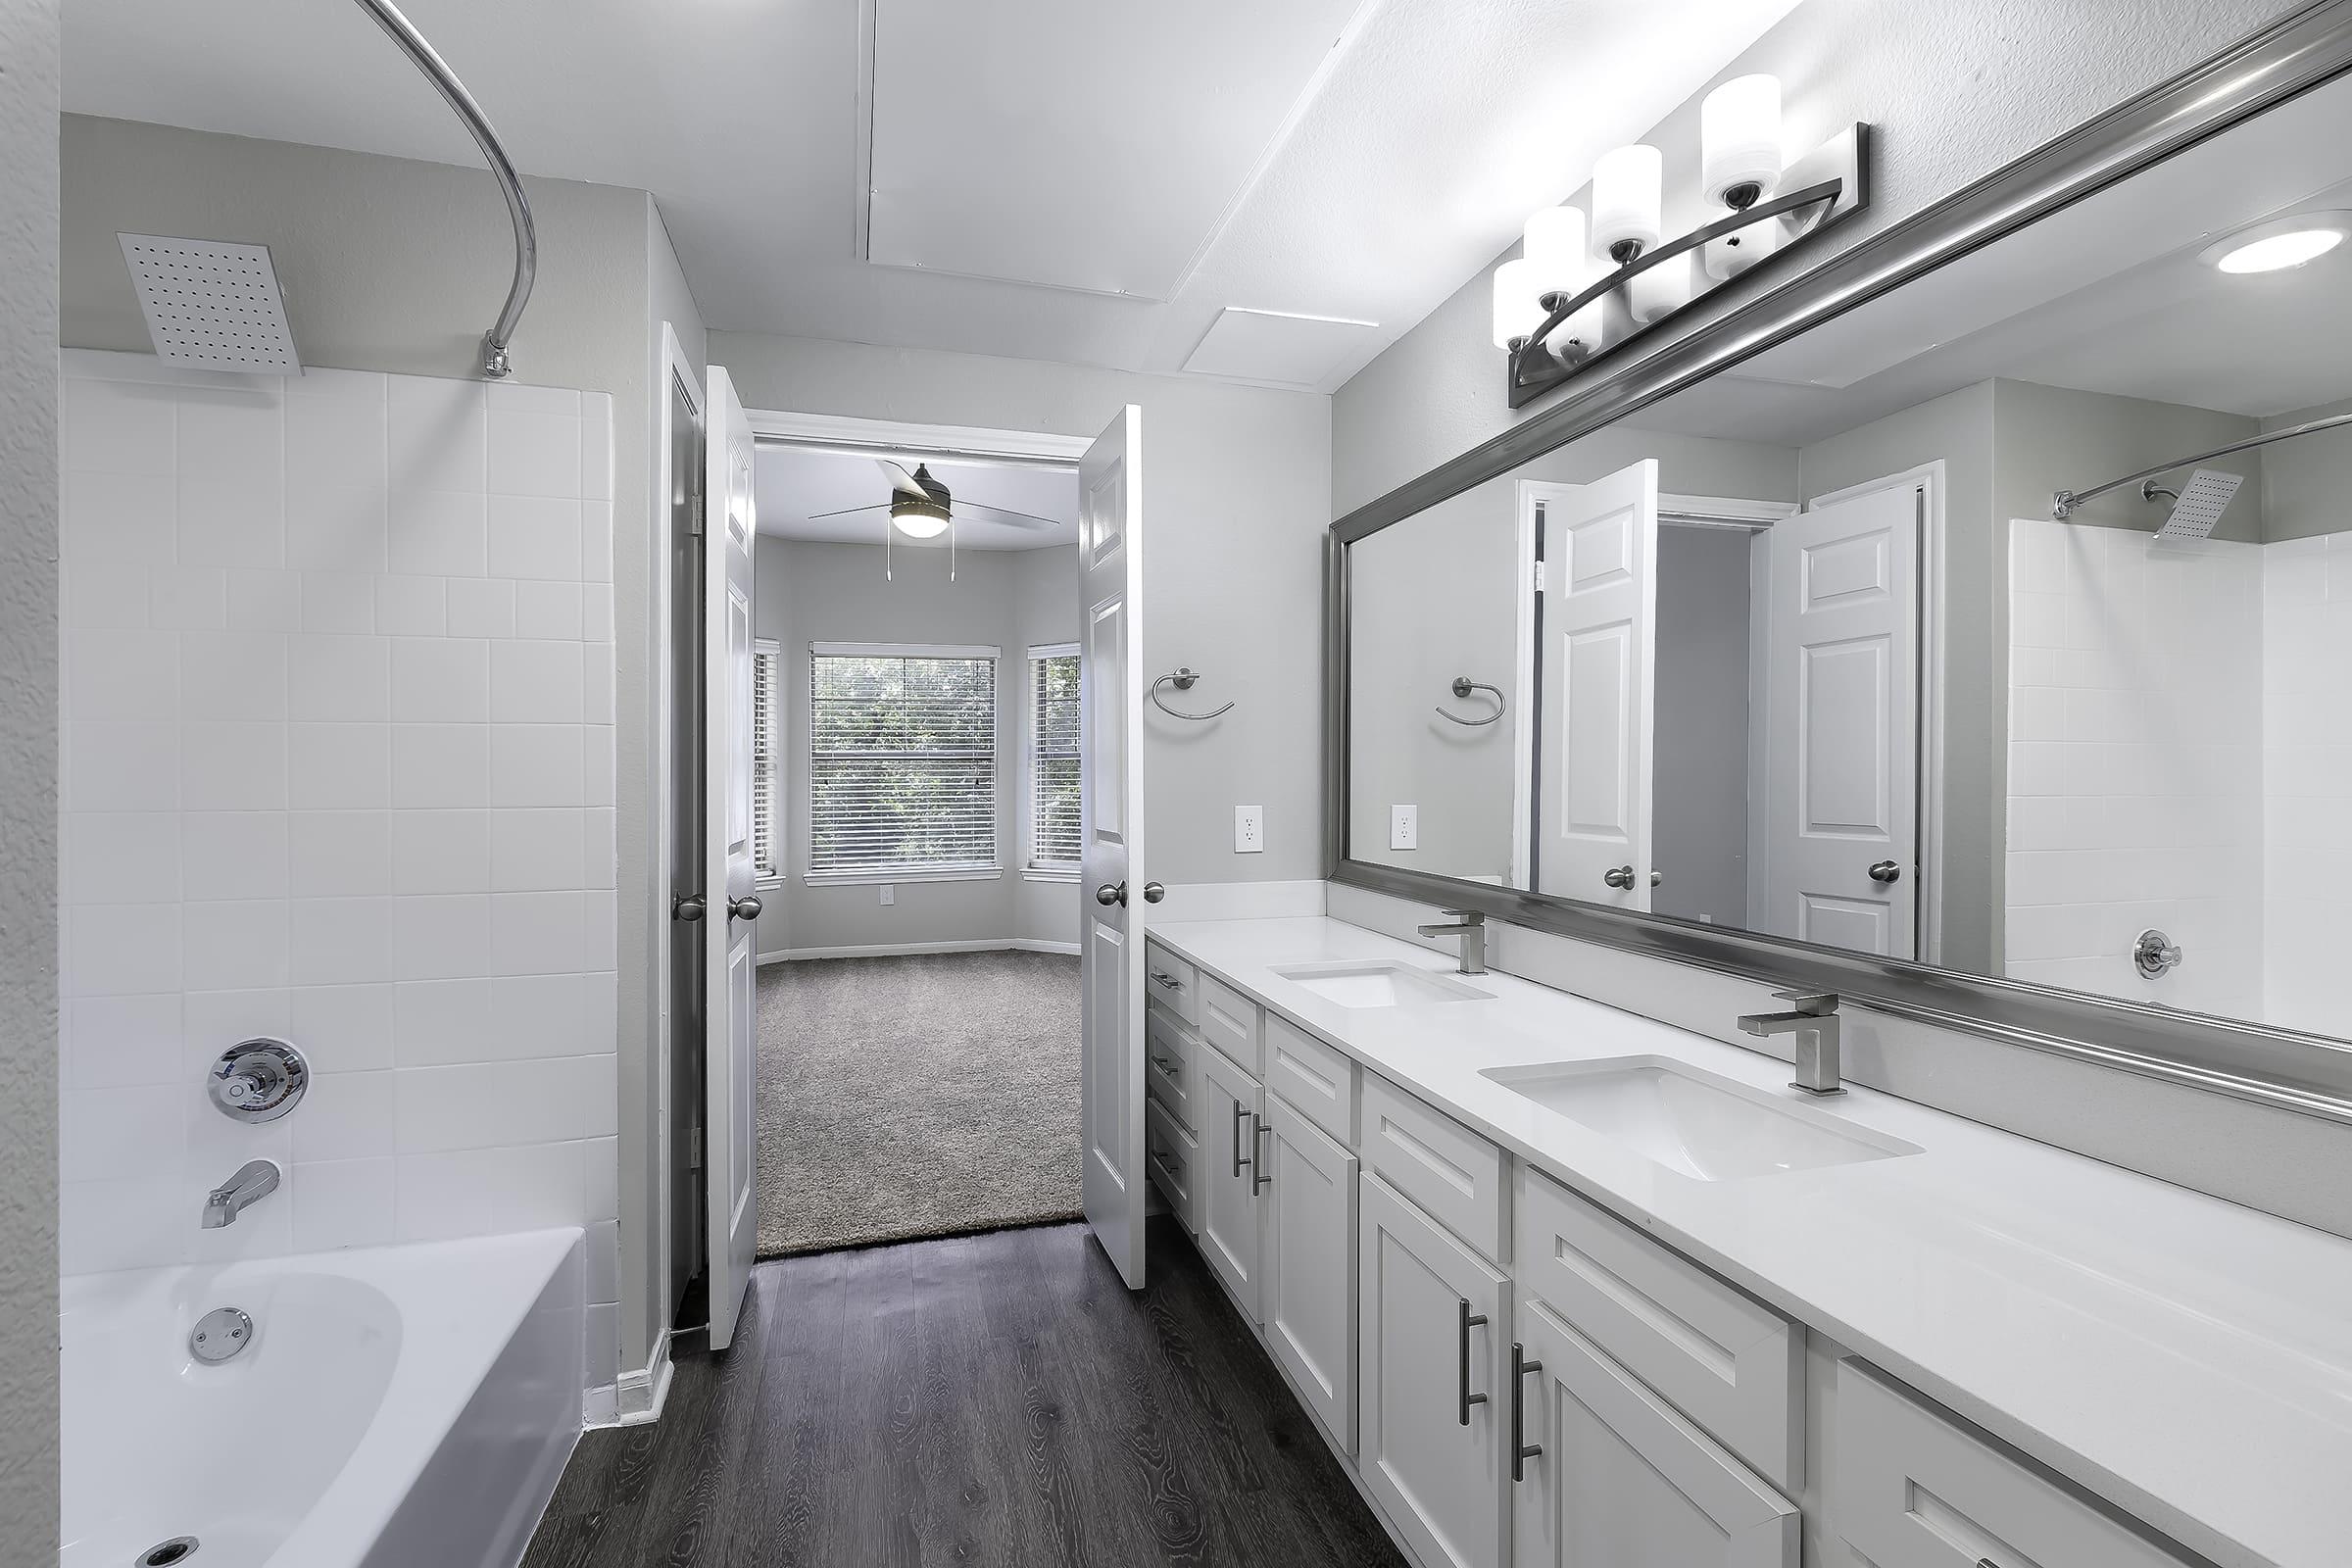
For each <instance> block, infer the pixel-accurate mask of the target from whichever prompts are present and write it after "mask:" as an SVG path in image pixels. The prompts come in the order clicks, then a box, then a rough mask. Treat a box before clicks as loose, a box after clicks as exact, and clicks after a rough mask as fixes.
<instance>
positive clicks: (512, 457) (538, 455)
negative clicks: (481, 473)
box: [490, 392, 580, 499]
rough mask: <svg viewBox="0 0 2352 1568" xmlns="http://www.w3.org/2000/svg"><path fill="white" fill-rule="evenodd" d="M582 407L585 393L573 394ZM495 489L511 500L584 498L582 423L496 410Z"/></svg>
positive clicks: (570, 416) (563, 416) (495, 405)
mask: <svg viewBox="0 0 2352 1568" xmlns="http://www.w3.org/2000/svg"><path fill="white" fill-rule="evenodd" d="M570 398H571V401H572V402H573V403H574V404H575V405H576V404H577V403H578V401H579V394H578V393H576V392H575V393H572V394H570ZM490 490H491V492H492V493H493V494H497V495H510V496H567V497H571V498H574V499H576V498H577V497H578V496H579V493H580V418H579V415H578V414H577V413H576V412H570V413H560V412H559V413H547V412H541V411H540V410H538V409H532V408H517V407H515V406H513V405H511V404H510V405H507V406H505V407H501V406H500V404H499V402H498V400H497V399H495V398H494V399H492V400H491V407H490Z"/></svg>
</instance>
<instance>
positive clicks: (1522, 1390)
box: [1511, 1340, 1544, 1481]
mask: <svg viewBox="0 0 2352 1568" xmlns="http://www.w3.org/2000/svg"><path fill="white" fill-rule="evenodd" d="M1543 1370H1544V1363H1543V1362H1541V1361H1530V1360H1529V1359H1528V1358H1527V1347H1526V1346H1524V1345H1521V1344H1520V1343H1519V1342H1518V1341H1517V1340H1513V1341H1512V1342H1511V1479H1512V1480H1513V1481H1525V1480H1526V1479H1527V1461H1528V1460H1530V1459H1533V1458H1535V1457H1536V1456H1537V1455H1539V1454H1541V1453H1542V1452H1543V1451H1544V1445H1542V1444H1541V1443H1530V1442H1528V1441H1527V1375H1528V1374H1529V1373H1530V1372H1541V1371H1543Z"/></svg>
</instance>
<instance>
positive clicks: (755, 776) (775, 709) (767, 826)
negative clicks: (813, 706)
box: [752, 640, 784, 878]
mask: <svg viewBox="0 0 2352 1568" xmlns="http://www.w3.org/2000/svg"><path fill="white" fill-rule="evenodd" d="M783 858H784V650H783V648H782V647H781V646H780V645H778V644H776V643H773V642H767V641H764V640H763V641H760V642H755V643H754V644H752V865H753V874H754V875H756V876H759V877H761V878H772V877H779V876H782V875H783V874H784V866H783Z"/></svg>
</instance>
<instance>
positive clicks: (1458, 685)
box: [1436, 675, 1505, 728]
mask: <svg viewBox="0 0 2352 1568" xmlns="http://www.w3.org/2000/svg"><path fill="white" fill-rule="evenodd" d="M1472 692H1493V693H1494V694H1495V711H1493V712H1492V713H1489V714H1488V715H1487V716H1486V717H1484V718H1464V717H1462V715H1461V714H1459V713H1448V712H1447V711H1446V710H1444V709H1443V708H1441V709H1438V710H1436V712H1437V715H1438V716H1439V717H1440V718H1450V719H1452V720H1453V721H1454V722H1455V723H1456V724H1467V725H1470V726H1472V727H1473V728H1475V727H1477V726H1478V725H1481V724H1492V723H1494V722H1495V720H1496V719H1498V718H1500V717H1501V716H1502V711H1503V708H1504V706H1505V705H1504V702H1503V697H1502V688H1501V687H1499V686H1490V685H1488V684H1487V683H1486V682H1485V681H1483V680H1472V679H1471V678H1470V677H1469V676H1467V675H1456V676H1454V677H1453V695H1454V696H1456V697H1467V696H1469V695H1470V694H1471V693H1472Z"/></svg>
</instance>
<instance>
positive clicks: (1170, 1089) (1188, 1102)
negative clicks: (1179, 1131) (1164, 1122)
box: [1144, 1007, 1201, 1134]
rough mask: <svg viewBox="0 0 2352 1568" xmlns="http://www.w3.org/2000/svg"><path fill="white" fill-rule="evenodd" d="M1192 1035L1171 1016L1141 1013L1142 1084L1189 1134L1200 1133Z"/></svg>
mask: <svg viewBox="0 0 2352 1568" xmlns="http://www.w3.org/2000/svg"><path fill="white" fill-rule="evenodd" d="M1199 1050H1200V1047H1199V1044H1198V1043H1197V1042H1196V1041H1195V1040H1194V1039H1193V1032H1192V1031H1191V1030H1190V1029H1187V1028H1186V1027H1185V1026H1184V1024H1183V1022H1182V1021H1181V1020H1179V1019H1178V1018H1177V1016H1176V1015H1175V1014H1174V1013H1172V1012H1167V1011H1164V1010H1162V1009H1161V1008H1158V1007H1147V1008H1145V1009H1144V1083H1145V1085H1146V1087H1147V1088H1148V1089H1149V1090H1150V1091H1151V1097H1152V1100H1153V1101H1154V1102H1156V1103H1159V1104H1162V1105H1165V1106H1166V1107H1167V1108H1168V1109H1169V1110H1170V1111H1171V1112H1173V1113H1174V1114H1175V1117H1176V1119H1177V1120H1178V1121H1180V1122H1182V1123H1183V1124H1184V1125H1185V1126H1186V1127H1187V1128H1188V1129H1190V1130H1191V1131H1192V1132H1194V1133H1196V1134H1198V1133H1199V1132H1200V1131H1201V1063H1200V1061H1199V1059H1198V1057H1197V1055H1196V1053H1197V1052H1198V1051H1199Z"/></svg>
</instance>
